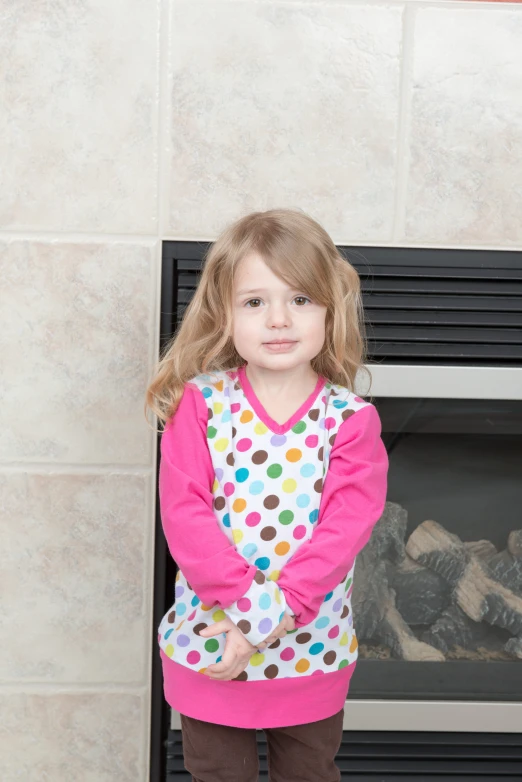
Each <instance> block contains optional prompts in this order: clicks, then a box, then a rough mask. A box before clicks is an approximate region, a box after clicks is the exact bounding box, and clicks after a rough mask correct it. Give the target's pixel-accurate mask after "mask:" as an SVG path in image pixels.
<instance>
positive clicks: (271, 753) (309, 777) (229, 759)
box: [181, 709, 344, 782]
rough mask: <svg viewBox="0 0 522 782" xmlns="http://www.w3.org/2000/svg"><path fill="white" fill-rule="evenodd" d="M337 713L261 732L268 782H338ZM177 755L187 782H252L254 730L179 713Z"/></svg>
mask: <svg viewBox="0 0 522 782" xmlns="http://www.w3.org/2000/svg"><path fill="white" fill-rule="evenodd" d="M343 713H344V709H341V711H340V712H338V714H334V715H333V717H328V718H327V719H325V720H319V721H318V722H310V723H307V724H306V725H293V726H291V727H288V728H265V734H266V742H267V752H268V772H269V779H270V782H339V780H340V779H341V773H340V771H339V769H338V767H337V766H336V764H335V756H336V754H337V752H338V750H339V747H340V745H341V740H342V735H343ZM181 730H182V737H183V757H184V761H185V768H186V769H187V771H189V772H190V773H191V774H192V780H193V782H258V777H259V758H258V755H257V737H256V731H255V730H254V729H253V728H252V729H251V728H231V727H229V726H227V725H214V724H213V723H210V722H203V721H201V720H196V719H194V718H193V717H185V716H184V715H181Z"/></svg>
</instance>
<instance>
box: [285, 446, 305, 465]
mask: <svg viewBox="0 0 522 782" xmlns="http://www.w3.org/2000/svg"><path fill="white" fill-rule="evenodd" d="M302 455H303V454H302V451H300V450H299V448H290V450H289V451H287V452H286V458H287V459H288V461H289V462H298V461H299V459H300V458H301V457H302Z"/></svg>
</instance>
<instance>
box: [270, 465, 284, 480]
mask: <svg viewBox="0 0 522 782" xmlns="http://www.w3.org/2000/svg"><path fill="white" fill-rule="evenodd" d="M282 472H283V468H282V467H281V465H280V464H271V465H270V467H268V468H267V471H266V474H267V475H268V477H269V478H279V477H280V475H281V474H282Z"/></svg>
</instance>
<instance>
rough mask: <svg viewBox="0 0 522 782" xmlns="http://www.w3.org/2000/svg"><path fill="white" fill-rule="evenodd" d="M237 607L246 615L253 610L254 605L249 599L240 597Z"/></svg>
mask: <svg viewBox="0 0 522 782" xmlns="http://www.w3.org/2000/svg"><path fill="white" fill-rule="evenodd" d="M237 607H238V609H239V610H240V611H242V612H243V613H244V614H246V613H248V611H250V609H251V608H252V603H251V602H250V600H249V599H248V597H240V598H239V600H238V601H237Z"/></svg>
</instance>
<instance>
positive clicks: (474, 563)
mask: <svg viewBox="0 0 522 782" xmlns="http://www.w3.org/2000/svg"><path fill="white" fill-rule="evenodd" d="M373 374H374V384H373V396H374V403H375V404H376V407H377V408H378V410H379V413H380V416H381V421H382V424H383V439H384V442H385V444H386V447H387V450H388V453H389V457H390V471H389V488H388V503H387V507H386V510H385V513H384V515H383V518H382V519H381V520H380V521H379V523H378V525H377V527H376V530H375V533H374V536H372V541H370V544H369V545H368V547H367V548H366V549H365V551H364V552H363V554H362V555H361V556H360V557H359V559H358V562H357V570H356V578H355V584H356V586H355V589H354V616H355V626H356V628H357V632H358V637H359V643H360V658H359V665H358V670H357V672H356V675H355V676H354V678H353V680H352V688H351V698H350V699H349V701H348V706H347V709H346V727H347V728H349V727H351V728H356V729H358V730H360V729H368V730H375V729H381V730H386V729H395V730H396V729H397V727H398V725H400V727H401V728H402V729H404V730H440V731H447V730H456V731H461V730H466V731H509V732H511V731H513V730H518V731H522V703H521V702H520V701H521V693H522V664H521V663H522V632H520V630H521V628H522V614H519V613H518V611H520V609H522V480H521V477H520V476H522V370H521V369H519V368H518V367H496V368H492V367H488V368H486V367H476V366H473V367H466V368H463V367H448V366H447V367H440V366H422V367H420V366H414V365H410V366H406V365H403V366H387V367H384V366H380V367H375V368H374V372H373ZM413 392H415V395H414V394H413ZM357 589H359V590H360V593H359V594H357V593H356V590H357ZM506 601H507V602H506ZM434 707H435V708H434Z"/></svg>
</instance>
